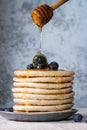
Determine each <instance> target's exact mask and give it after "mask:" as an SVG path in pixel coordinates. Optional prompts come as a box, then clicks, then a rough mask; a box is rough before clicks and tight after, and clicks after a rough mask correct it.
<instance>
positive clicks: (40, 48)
mask: <svg viewBox="0 0 87 130" xmlns="http://www.w3.org/2000/svg"><path fill="white" fill-rule="evenodd" d="M39 33H40V46H39V51H40V52H41V51H42V27H39Z"/></svg>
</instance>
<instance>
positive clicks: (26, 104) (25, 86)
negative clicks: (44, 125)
mask: <svg viewBox="0 0 87 130" xmlns="http://www.w3.org/2000/svg"><path fill="white" fill-rule="evenodd" d="M26 71H27V75H26V78H28V70H26ZM24 84H25V85H24V88H25V89H26V88H27V84H26V81H25V83H24ZM26 94H28V92H27V91H24V100H25V106H26V113H28V112H29V110H28V106H29V103H28V102H27V101H28V98H27V97H26Z"/></svg>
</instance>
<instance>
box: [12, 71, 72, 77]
mask: <svg viewBox="0 0 87 130" xmlns="http://www.w3.org/2000/svg"><path fill="white" fill-rule="evenodd" d="M14 75H15V76H27V77H28V76H29V77H62V76H64V77H68V76H73V75H74V72H73V71H54V70H51V71H48V70H16V71H14Z"/></svg>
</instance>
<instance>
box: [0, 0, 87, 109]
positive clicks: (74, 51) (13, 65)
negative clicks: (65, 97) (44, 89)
mask: <svg viewBox="0 0 87 130" xmlns="http://www.w3.org/2000/svg"><path fill="white" fill-rule="evenodd" d="M54 2H57V0H49V1H47V0H32V1H31V0H0V108H1V107H11V106H12V105H13V96H12V92H11V89H12V87H13V80H12V78H13V72H14V70H15V69H25V68H26V66H27V64H28V63H31V61H32V57H33V56H34V55H35V53H36V52H37V50H38V47H39V32H38V28H37V26H35V25H34V23H33V22H32V19H31V10H32V9H34V8H35V7H37V6H38V5H40V4H43V3H46V4H48V5H51V4H53V3H54ZM42 48H43V52H44V53H45V54H46V56H47V57H48V59H49V60H48V61H49V62H50V61H53V60H55V61H57V62H58V63H59V65H60V69H69V70H73V71H75V80H74V85H73V87H74V91H75V107H87V103H86V102H87V0H70V1H69V2H67V3H66V4H65V5H63V6H61V7H60V8H59V9H57V10H56V11H55V12H54V16H53V19H52V20H51V21H50V22H49V23H48V24H47V25H46V26H45V27H44V29H43V44H42Z"/></svg>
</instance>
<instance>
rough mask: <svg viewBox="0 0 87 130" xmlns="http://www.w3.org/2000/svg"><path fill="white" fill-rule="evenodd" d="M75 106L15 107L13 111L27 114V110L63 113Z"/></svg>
mask: <svg viewBox="0 0 87 130" xmlns="http://www.w3.org/2000/svg"><path fill="white" fill-rule="evenodd" d="M72 106H73V104H72V103H71V104H63V105H53V106H28V105H27V106H25V105H14V106H13V109H14V110H15V111H21V112H22V111H24V112H26V109H27V110H28V111H33V112H34V111H35V112H36V111H40V112H41V111H42V112H45V111H62V110H67V109H70V108H71V107H72Z"/></svg>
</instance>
